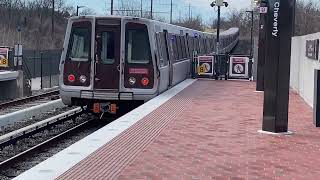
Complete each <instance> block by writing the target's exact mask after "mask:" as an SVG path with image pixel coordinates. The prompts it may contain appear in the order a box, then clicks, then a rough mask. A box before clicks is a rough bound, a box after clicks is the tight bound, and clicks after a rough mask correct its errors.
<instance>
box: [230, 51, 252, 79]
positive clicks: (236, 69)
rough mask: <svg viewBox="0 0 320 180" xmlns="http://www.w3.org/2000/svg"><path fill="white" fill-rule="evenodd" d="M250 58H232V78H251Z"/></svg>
mask: <svg viewBox="0 0 320 180" xmlns="http://www.w3.org/2000/svg"><path fill="white" fill-rule="evenodd" d="M248 69H249V58H248V57H240V56H232V57H230V66H229V76H230V78H243V79H248V78H249V70H248Z"/></svg>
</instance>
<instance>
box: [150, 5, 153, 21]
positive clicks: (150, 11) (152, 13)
mask: <svg viewBox="0 0 320 180" xmlns="http://www.w3.org/2000/svg"><path fill="white" fill-rule="evenodd" d="M150 13H151V19H153V0H151V11H150Z"/></svg>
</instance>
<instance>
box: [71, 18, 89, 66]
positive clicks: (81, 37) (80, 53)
mask: <svg viewBox="0 0 320 180" xmlns="http://www.w3.org/2000/svg"><path fill="white" fill-rule="evenodd" d="M90 47H91V23H89V22H88V23H81V24H78V23H76V24H74V25H73V27H72V30H71V35H70V41H69V48H68V58H67V59H70V60H72V61H89V57H90V49H91V48H90Z"/></svg>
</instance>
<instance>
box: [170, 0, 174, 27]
mask: <svg viewBox="0 0 320 180" xmlns="http://www.w3.org/2000/svg"><path fill="white" fill-rule="evenodd" d="M170 6H171V7H170V24H172V13H173V10H172V6H173V4H172V0H171V3H170Z"/></svg>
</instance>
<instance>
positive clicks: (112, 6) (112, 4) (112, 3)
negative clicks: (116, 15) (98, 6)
mask: <svg viewBox="0 0 320 180" xmlns="http://www.w3.org/2000/svg"><path fill="white" fill-rule="evenodd" d="M111 15H113V0H111Z"/></svg>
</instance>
